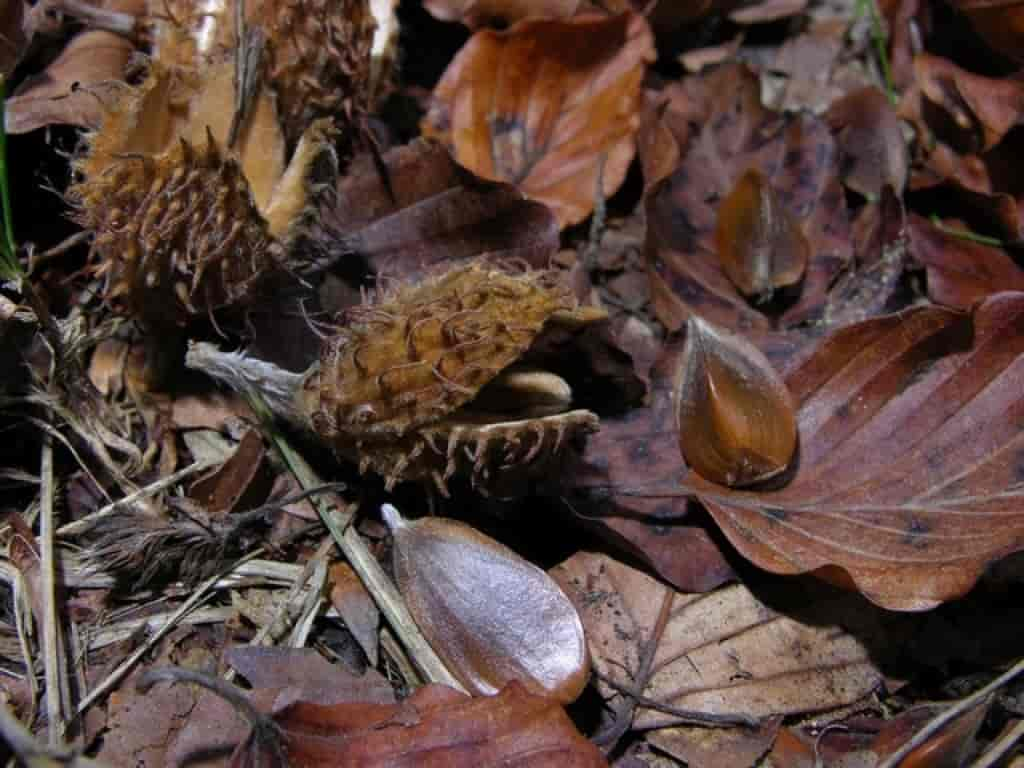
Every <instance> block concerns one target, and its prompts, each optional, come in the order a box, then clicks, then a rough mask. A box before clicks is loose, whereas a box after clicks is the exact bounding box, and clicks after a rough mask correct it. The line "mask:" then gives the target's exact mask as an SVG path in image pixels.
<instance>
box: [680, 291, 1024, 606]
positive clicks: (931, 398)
mask: <svg viewBox="0 0 1024 768" xmlns="http://www.w3.org/2000/svg"><path fill="white" fill-rule="evenodd" d="M1022 367H1024V294H1022V293H1002V294H996V295H994V296H991V297H989V298H988V299H986V300H985V301H984V302H983V303H981V304H979V305H978V306H977V307H976V308H975V309H974V311H973V313H971V314H963V313H960V312H956V311H952V310H948V309H941V308H938V307H922V308H915V309H911V310H908V311H906V312H903V313H900V314H895V315H888V316H884V317H879V318H876V319H873V320H867V321H865V322H863V323H858V324H856V325H852V326H848V327H846V328H843V329H841V330H839V331H837V332H835V333H833V334H832V335H831V336H829V337H828V338H826V339H825V340H824V341H823V342H822V343H821V344H820V346H819V347H818V348H817V349H816V350H815V351H814V353H813V354H811V355H810V356H809V357H808V358H806V359H805V360H804V361H803V362H801V363H799V364H797V365H795V366H794V367H793V368H792V369H791V370H789V371H788V372H787V375H786V383H787V385H788V387H789V389H790V392H792V393H793V397H794V399H795V400H796V401H797V403H798V413H797V424H798V429H799V434H800V456H799V461H798V463H797V465H796V468H795V471H794V473H793V476H792V478H791V479H790V481H789V483H788V484H787V485H786V486H785V487H783V488H780V489H777V490H764V491H758V492H754V491H739V490H730V489H727V488H725V487H723V486H719V485H715V484H713V483H710V482H708V481H706V480H703V479H701V478H700V477H697V476H694V475H691V476H690V477H689V479H688V480H687V481H686V482H685V486H686V487H687V489H688V490H689V491H690V492H692V493H694V494H695V495H696V496H697V497H698V498H699V499H700V500H701V502H702V503H703V504H704V505H705V506H706V507H707V509H708V510H709V511H710V512H711V514H712V515H713V516H714V518H715V520H716V522H717V523H718V524H719V526H721V528H722V530H723V531H724V532H725V534H726V536H728V537H729V540H730V541H731V542H732V543H733V545H734V546H735V547H736V548H737V549H738V550H739V551H740V552H741V553H742V554H743V555H744V556H746V557H747V558H749V559H751V560H753V561H754V562H755V563H756V564H757V565H759V566H760V567H762V568H765V569H767V570H770V571H773V572H776V573H803V572H807V571H815V572H818V573H819V574H820V575H823V576H825V577H828V578H830V579H836V580H839V581H840V582H842V583H846V584H851V583H852V584H853V585H854V586H855V587H856V588H857V589H859V590H860V591H861V592H863V593H864V594H865V595H866V596H867V597H868V598H869V599H871V600H872V601H874V602H876V603H878V604H879V605H882V606H884V607H886V608H890V609H896V610H923V609H927V608H932V607H934V606H935V605H937V604H939V603H941V602H943V601H946V600H951V599H953V598H955V597H959V596H961V595H963V594H964V593H965V592H967V591H968V590H969V589H970V588H971V587H972V586H973V584H974V583H975V581H976V580H977V579H978V577H979V576H980V575H981V574H982V573H983V572H984V570H985V569H986V568H987V567H988V566H989V564H991V563H992V562H994V561H995V560H998V559H999V558H1001V557H1003V556H1004V555H1007V554H1009V553H1011V552H1015V551H1017V550H1020V549H1022V548H1024V513H1022V512H1021V509H1022V507H1021V504H1020V494H1021V490H1020V489H1021V478H1020V477H1019V474H1020V472H1019V462H1018V461H1017V460H1016V456H1017V455H1018V454H1019V453H1020V452H1021V449H1022V445H1024V442H1022V441H1024V437H1022V436H1024V432H1022V431H1021V426H1022V421H1021V418H1020V417H1019V412H1021V411H1022V409H1024V403H1022V401H1021V396H1020V387H1019V381H1020V376H1021V375H1022V374H1021V369H1022Z"/></svg>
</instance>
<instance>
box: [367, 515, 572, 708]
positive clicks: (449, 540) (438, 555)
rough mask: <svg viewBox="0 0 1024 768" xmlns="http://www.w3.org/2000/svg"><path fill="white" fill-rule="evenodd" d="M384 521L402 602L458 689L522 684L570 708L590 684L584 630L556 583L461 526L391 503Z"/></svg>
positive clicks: (489, 690) (482, 690)
mask: <svg viewBox="0 0 1024 768" xmlns="http://www.w3.org/2000/svg"><path fill="white" fill-rule="evenodd" d="M382 514H383V515H384V520H385V522H386V523H387V524H388V527H389V528H391V533H392V536H393V537H394V569H395V581H396V582H397V583H398V588H399V590H400V591H401V593H402V597H404V598H405V602H406V604H407V605H408V607H409V612H410V613H411V614H412V616H413V618H414V619H415V620H416V624H417V625H418V626H419V628H420V630H421V631H422V632H423V635H424V637H426V638H427V640H428V641H429V642H430V644H431V645H432V646H433V648H434V650H435V651H436V652H437V654H438V656H440V657H441V658H442V659H443V660H444V662H445V666H447V667H448V669H449V670H451V672H452V674H453V675H455V676H456V677H457V678H458V680H459V682H461V683H462V684H463V685H464V686H466V688H467V689H469V691H471V692H472V693H474V694H476V695H492V694H495V693H497V692H498V691H499V690H501V689H502V688H504V687H505V685H506V684H507V683H509V682H511V681H513V680H516V681H518V682H519V683H521V684H522V685H523V686H524V687H525V688H526V689H527V690H528V691H530V692H532V693H535V694H537V695H538V696H547V697H550V698H553V699H555V700H556V701H561V702H564V703H569V702H571V701H574V700H575V699H576V697H578V696H579V695H580V693H581V692H582V690H583V688H584V686H585V685H586V684H587V681H588V680H589V678H590V657H589V654H588V652H587V642H586V638H585V637H584V636H583V625H582V624H581V623H580V617H579V614H577V613H576V609H575V608H574V607H573V604H572V603H571V602H569V599H568V598H567V597H566V596H565V593H564V592H562V590H561V588H560V587H559V586H558V584H556V583H555V582H554V581H552V579H551V577H549V576H548V575H547V574H546V573H544V571H542V570H541V569H540V568H538V567H537V566H535V565H534V564H533V563H530V562H529V561H527V560H524V559H523V558H522V557H520V556H519V555H517V554H516V553H515V552H513V551H512V550H510V549H509V548H508V547H506V546H505V545H503V544H501V543H500V542H498V541H495V540H494V539H492V538H490V537H489V536H485V535H484V534H482V533H480V532H478V531H477V530H476V529H474V528H471V527H470V526H468V525H465V524H464V523H460V522H458V521H456V520H445V519H443V518H438V517H428V518H422V519H420V520H415V521H411V522H410V521H406V520H403V519H402V517H401V516H400V515H399V514H398V511H397V510H396V509H395V508H394V507H392V506H391V505H390V504H385V505H384V507H383V508H382ZM484 584H486V585H487V586H486V589H481V586H482V585H484Z"/></svg>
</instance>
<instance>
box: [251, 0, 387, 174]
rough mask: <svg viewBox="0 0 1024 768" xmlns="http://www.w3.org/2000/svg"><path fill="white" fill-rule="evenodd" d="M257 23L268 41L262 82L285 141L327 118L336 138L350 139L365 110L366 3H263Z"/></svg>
mask: <svg viewBox="0 0 1024 768" xmlns="http://www.w3.org/2000/svg"><path fill="white" fill-rule="evenodd" d="M236 2H237V0H236ZM258 19H259V22H260V24H261V25H262V26H263V28H264V32H265V35H266V40H267V51H266V54H267V69H266V77H267V81H268V82H269V83H270V84H271V85H272V86H273V88H274V91H275V93H276V94H277V98H278V108H279V109H280V114H281V120H282V123H283V125H284V126H285V135H286V136H287V137H288V139H289V141H292V142H294V141H296V140H297V139H298V137H299V136H300V135H301V134H302V132H303V131H304V130H305V129H306V126H308V125H309V124H310V123H311V122H312V121H313V120H315V119H317V118H321V117H331V118H332V119H333V120H334V121H335V122H336V127H337V129H338V134H339V137H340V138H341V140H342V141H343V142H346V141H351V140H352V137H353V136H354V135H356V134H358V133H360V132H361V131H362V130H363V128H364V121H365V118H366V113H367V110H368V108H369V99H370V50H371V47H372V45H373V30H374V20H373V16H372V14H371V13H370V3H369V0H265V2H264V3H263V4H262V6H261V7H260V11H259V16H258ZM346 151H347V150H346V148H344V147H343V148H342V153H343V154H344V153H345V152H346Z"/></svg>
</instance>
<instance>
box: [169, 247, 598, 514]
mask: <svg viewBox="0 0 1024 768" xmlns="http://www.w3.org/2000/svg"><path fill="white" fill-rule="evenodd" d="M604 316H605V315H604V313H603V312H602V311H600V310H596V309H594V308H592V307H581V306H578V305H577V303H576V300H575V299H574V298H573V296H572V293H571V292H570V291H569V289H568V288H567V287H565V286H564V285H562V284H561V283H560V282H559V281H558V279H557V275H555V274H553V273H549V272H540V271H518V272H516V271H508V270H505V269H502V268H499V267H496V266H494V265H492V264H489V263H488V262H486V261H484V260H476V261H470V262H467V263H463V264H459V265H456V266H454V267H451V268H449V269H448V270H446V271H443V272H440V273H438V274H435V275H433V276H428V277H426V278H423V279H420V280H418V281H417V282H410V283H407V284H403V285H400V286H397V287H396V288H394V289H393V290H391V291H390V292H388V293H386V294H384V295H382V296H381V297H379V299H378V300H376V301H374V302H371V303H368V304H366V305H364V306H360V307H356V308H353V309H351V310H349V311H347V312H346V313H345V314H344V315H343V316H342V317H341V318H339V326H338V332H337V334H336V335H334V336H332V337H331V338H329V339H327V340H326V341H325V343H324V346H323V349H322V353H321V356H320V361H319V362H318V363H316V364H314V365H313V366H312V367H311V368H310V369H309V370H307V371H306V372H305V373H304V374H287V373H286V372H284V371H280V370H278V371H277V372H273V371H271V370H270V369H269V367H268V366H266V365H265V364H260V363H259V362H258V361H253V360H249V359H247V358H244V356H237V355H234V356H232V355H229V354H228V353H220V352H218V351H217V350H216V349H215V348H211V347H210V345H204V344H197V345H193V347H192V348H191V349H190V351H189V353H188V355H187V356H186V365H188V366H190V367H193V368H197V369H199V370H203V371H205V372H207V373H208V374H209V375H211V376H213V377H214V378H218V379H221V380H225V381H228V382H229V383H230V384H231V385H232V386H234V387H235V388H236V389H243V388H246V387H255V388H256V389H257V390H260V391H261V393H262V394H263V396H264V398H265V399H266V400H267V401H268V404H269V405H270V407H271V408H272V409H273V410H275V411H276V412H277V413H279V414H281V415H283V416H284V417H285V418H288V419H290V420H291V421H293V422H295V423H297V424H300V425H302V426H304V427H306V428H307V429H309V430H310V431H312V432H314V433H315V434H316V435H317V436H318V437H320V438H321V439H322V440H323V441H324V442H326V443H327V444H328V445H330V446H331V447H332V448H333V449H334V451H335V453H337V454H338V455H339V456H341V457H343V458H345V459H348V460H350V461H353V462H355V463H357V464H358V465H359V469H360V471H361V472H363V473H366V472H373V473H375V474H378V475H380V476H382V477H383V478H384V479H385V481H386V484H387V487H388V488H389V489H390V488H391V487H393V486H394V485H395V484H397V483H399V482H406V481H412V482H420V481H426V482H432V483H433V484H434V485H435V486H436V487H437V488H438V490H439V491H440V492H441V493H443V494H447V492H448V489H447V485H448V481H449V480H450V479H451V478H452V476H454V475H462V476H464V477H468V478H469V479H470V481H471V482H472V484H473V486H474V488H476V489H477V490H478V491H479V492H481V493H484V494H488V493H491V492H495V493H500V494H502V495H522V493H523V489H524V488H526V487H528V486H527V485H524V483H523V482H522V481H524V480H531V479H541V480H543V479H544V478H545V477H548V476H555V475H556V474H557V467H558V463H559V461H560V460H561V458H562V457H563V456H564V455H565V454H566V450H565V449H566V448H567V447H568V446H570V445H571V444H572V443H573V442H575V441H576V440H577V439H582V438H583V437H585V436H586V435H587V434H589V433H591V432H594V431H596V430H597V428H598V418H597V416H596V415H595V414H594V413H592V412H590V411H587V410H583V409H574V408H573V407H572V390H571V388H570V387H569V385H568V383H567V382H566V381H564V380H563V379H561V378H560V377H559V376H556V375H555V374H553V373H550V372H547V371H544V370H541V369H538V368H536V367H535V366H530V365H524V364H523V363H522V362H521V358H523V357H524V355H526V354H527V353H528V352H529V351H530V350H531V348H532V347H533V346H534V344H535V343H536V342H537V341H538V339H540V338H542V336H543V335H544V334H545V332H546V331H547V330H548V329H549V328H555V327H562V328H565V327H569V328H578V327H579V326H582V325H586V324H588V323H591V322H595V321H598V320H601V319H603V318H604Z"/></svg>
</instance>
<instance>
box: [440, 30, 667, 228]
mask: <svg viewBox="0 0 1024 768" xmlns="http://www.w3.org/2000/svg"><path fill="white" fill-rule="evenodd" d="M653 59H654V44H653V40H652V38H651V33H650V30H649V29H648V27H647V22H646V21H645V20H644V19H643V18H642V17H641V16H639V15H637V14H634V13H624V14H621V15H619V16H612V17H609V16H595V15H590V14H585V15H581V16H576V17H574V18H572V19H569V20H566V21H560V20H548V19H527V20H525V21H521V22H519V23H518V24H516V25H515V26H513V27H511V28H510V29H508V30H507V31H505V32H493V31H490V30H484V31H480V32H477V33H476V34H475V35H474V36H473V37H472V38H470V40H469V42H468V43H466V45H465V46H464V47H463V49H462V50H461V51H460V52H459V53H458V55H457V56H456V57H455V59H454V60H453V61H452V63H451V64H450V65H449V67H448V70H447V71H446V72H445V74H444V76H443V77H442V78H441V82H439V83H438V85H437V88H436V89H435V90H434V102H433V106H432V107H431V110H430V112H429V113H428V114H427V117H426V118H425V120H424V122H423V126H422V128H423V132H424V134H425V135H427V136H433V137H437V138H439V139H441V140H442V141H444V142H445V143H446V144H447V145H448V146H450V147H451V148H452V150H453V153H454V155H455V159H456V161H457V162H458V163H459V164H460V165H463V166H465V167H466V168H468V169H469V170H471V171H473V172H474V173H476V174H478V175H480V176H483V177H484V178H487V179H494V180H497V181H507V182H510V183H512V184H515V185H516V186H517V187H518V188H519V189H520V190H521V191H522V192H523V193H524V194H525V195H526V196H527V197H530V198H531V199H534V200H538V201H540V202H542V203H545V204H546V205H548V206H549V207H550V208H551V209H552V210H553V211H554V213H555V215H556V217H557V218H558V221H559V223H560V224H561V225H562V226H563V227H564V226H567V225H570V224H575V223H576V222H578V221H581V220H582V219H584V218H586V216H587V215H588V214H589V213H590V211H591V210H593V206H594V200H595V197H597V195H598V189H597V183H598V178H600V179H601V180H602V187H601V190H600V193H601V195H603V196H605V197H607V196H609V195H611V194H612V193H613V192H614V191H615V190H616V189H618V187H619V185H620V184H621V183H622V181H623V179H624V178H625V176H626V170H627V169H628V167H629V164H630V162H631V161H632V159H633V152H634V136H635V134H636V130H637V127H638V125H639V119H640V117H639V109H640V80H641V78H642V77H643V74H644V70H645V67H646V63H647V62H650V61H653Z"/></svg>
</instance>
